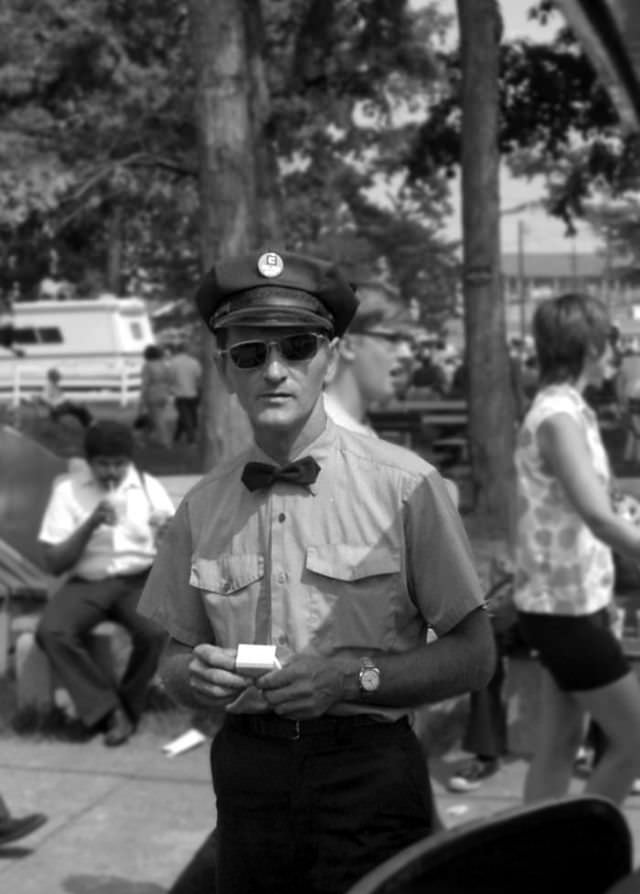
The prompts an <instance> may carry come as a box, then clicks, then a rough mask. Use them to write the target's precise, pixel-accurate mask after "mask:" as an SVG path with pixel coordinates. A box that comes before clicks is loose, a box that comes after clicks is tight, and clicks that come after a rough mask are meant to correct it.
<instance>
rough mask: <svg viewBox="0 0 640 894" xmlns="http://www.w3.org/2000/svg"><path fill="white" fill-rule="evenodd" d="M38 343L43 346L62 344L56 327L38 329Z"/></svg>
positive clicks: (60, 333) (60, 335) (59, 332)
mask: <svg viewBox="0 0 640 894" xmlns="http://www.w3.org/2000/svg"><path fill="white" fill-rule="evenodd" d="M38 341H40V342H42V344H43V345H59V344H62V332H61V331H60V330H59V329H58V327H57V326H43V327H42V328H40V329H38Z"/></svg>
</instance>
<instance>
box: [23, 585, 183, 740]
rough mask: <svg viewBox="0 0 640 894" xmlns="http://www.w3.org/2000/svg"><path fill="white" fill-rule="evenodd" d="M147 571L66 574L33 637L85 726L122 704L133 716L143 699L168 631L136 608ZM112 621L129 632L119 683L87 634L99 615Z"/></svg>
mask: <svg viewBox="0 0 640 894" xmlns="http://www.w3.org/2000/svg"><path fill="white" fill-rule="evenodd" d="M147 574H148V572H147V571H145V572H143V573H142V574H135V575H130V576H126V577H110V578H107V579H106V580H101V581H85V580H79V579H78V578H75V579H71V580H69V581H68V582H67V583H66V584H65V585H64V586H63V587H62V588H61V589H60V590H58V592H57V593H56V594H55V595H54V597H53V598H52V599H51V601H50V602H49V603H48V605H47V607H46V609H45V611H44V614H43V616H42V619H41V620H40V624H39V625H38V630H37V633H36V639H37V642H38V644H39V645H40V647H41V648H42V649H43V650H44V651H45V652H46V654H47V656H48V658H49V661H50V662H51V664H52V666H53V668H54V670H55V672H56V674H57V675H58V677H59V678H60V680H61V682H62V684H63V685H64V686H65V688H66V689H67V690H68V691H69V695H70V696H71V698H72V699H73V702H74V705H75V707H76V710H77V712H78V716H79V717H80V719H81V720H82V722H83V723H85V724H86V725H87V726H89V727H91V726H94V725H95V724H97V723H99V721H100V720H102V719H103V718H105V717H106V716H107V715H108V714H109V713H110V712H111V711H113V709H114V708H116V707H118V706H122V707H124V708H125V709H126V711H127V712H128V714H129V715H130V717H131V719H132V720H134V721H136V720H137V719H138V717H139V716H140V714H141V713H142V710H143V708H144V704H145V698H146V694H147V688H148V685H149V683H150V681H151V679H152V677H153V675H154V674H155V672H156V669H157V666H158V660H159V658H160V653H161V652H162V649H163V647H164V643H165V639H166V634H165V633H164V631H163V630H162V629H161V628H160V627H159V626H158V625H157V624H156V623H155V622H154V621H151V620H149V619H148V618H144V617H142V615H139V614H138V612H137V611H136V608H137V605H138V600H139V598H140V593H141V592H142V587H143V586H144V582H145V580H146V579H147ZM106 620H110V621H116V622H117V623H118V624H121V625H122V626H123V627H125V628H126V630H127V631H128V632H129V634H130V636H131V655H130V658H129V662H128V664H127V667H126V669H125V672H124V674H123V676H122V680H121V681H120V683H119V684H116V683H114V681H113V680H112V679H111V678H110V677H109V676H108V675H107V674H105V672H104V671H103V670H102V669H101V668H100V667H98V666H97V665H96V663H95V661H94V660H93V659H92V657H91V655H90V653H89V651H88V649H87V646H86V637H87V634H88V633H89V631H90V630H91V628H92V627H94V626H95V625H96V624H98V623H99V622H100V621H106Z"/></svg>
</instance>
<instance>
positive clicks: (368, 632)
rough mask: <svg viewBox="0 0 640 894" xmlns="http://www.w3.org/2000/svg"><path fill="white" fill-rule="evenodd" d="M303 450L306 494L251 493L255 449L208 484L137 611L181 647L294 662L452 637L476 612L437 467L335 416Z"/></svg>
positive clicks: (198, 489) (184, 515)
mask: <svg viewBox="0 0 640 894" xmlns="http://www.w3.org/2000/svg"><path fill="white" fill-rule="evenodd" d="M304 453H305V454H310V455H312V456H313V457H314V459H315V460H316V461H317V462H318V463H319V465H320V467H321V470H320V473H319V476H318V478H317V480H316V482H315V483H314V484H313V485H311V486H310V487H309V488H306V487H300V486H296V485H293V484H290V483H283V482H278V483H276V484H275V485H274V486H273V487H271V488H270V489H269V490H259V491H254V492H250V491H249V490H247V488H246V487H245V486H244V485H243V484H242V482H241V474H242V471H243V468H244V465H245V463H246V462H247V461H249V460H257V461H262V462H270V461H271V462H272V460H270V458H269V457H268V456H266V455H265V454H264V453H263V452H262V451H261V450H260V449H259V448H258V447H256V446H253V447H252V448H251V449H250V450H249V451H247V452H246V453H245V455H244V456H241V457H238V458H237V459H236V460H235V461H234V460H230V461H227V462H225V463H221V464H220V465H219V466H218V467H216V469H214V470H213V471H212V472H211V473H209V474H208V475H206V476H205V477H204V478H203V479H201V481H200V482H199V483H198V484H197V485H196V486H195V487H194V488H193V489H192V490H191V491H190V492H189V493H188V494H187V495H186V497H185V498H184V500H183V501H182V503H181V505H180V507H179V508H178V511H177V513H176V516H175V518H174V520H173V523H172V525H171V528H170V530H169V532H168V535H167V538H166V539H165V540H164V541H163V543H162V544H161V546H160V550H159V553H158V557H157V559H156V561H155V562H154V566H153V569H152V571H151V575H150V577H149V579H148V581H147V584H146V587H145V590H144V593H143V595H142V598H141V601H140V604H139V607H138V610H139V611H140V612H141V613H142V614H146V615H149V616H150V617H152V618H154V619H155V620H156V621H158V622H159V623H160V624H161V626H163V627H164V628H165V629H166V630H167V631H168V632H169V633H170V634H171V636H172V637H173V638H174V639H176V640H178V641H180V642H182V643H183V644H185V645H188V646H194V645H196V644H198V643H203V642H208V643H215V644H217V645H220V646H223V647H229V648H233V647H235V646H237V645H238V644H239V643H274V644H276V646H277V652H278V655H279V657H280V658H281V660H283V662H286V660H287V658H288V657H289V656H291V655H292V654H300V653H306V654H310V655H322V656H332V655H336V654H339V653H342V654H349V653H351V654H355V655H361V654H362V653H363V651H366V653H367V654H372V655H375V653H376V651H382V652H404V651H407V650H410V649H413V648H416V647H418V646H421V645H424V643H425V638H426V633H427V627H428V626H430V627H432V628H433V629H434V630H435V632H436V633H437V634H438V635H443V634H446V633H447V632H448V631H449V630H451V629H452V628H453V627H455V626H456V625H457V624H458V623H459V622H460V621H461V620H462V619H463V618H464V617H466V615H468V614H469V613H470V612H471V611H473V610H475V609H477V608H478V607H479V606H480V605H481V604H482V592H481V587H480V583H479V581H478V578H477V575H476V571H475V568H474V563H473V558H472V553H471V549H470V546H469V542H468V540H467V537H466V533H465V531H464V528H463V526H462V522H461V520H460V517H459V515H458V512H457V511H456V508H455V507H454V505H453V503H452V501H451V499H450V497H449V496H448V493H447V490H446V487H445V485H444V483H443V480H442V478H441V477H440V475H439V474H438V473H437V471H436V470H435V469H434V467H433V466H431V465H429V464H428V463H426V462H424V461H423V460H422V459H420V458H419V457H417V456H416V455H415V454H413V453H411V452H410V451H408V450H405V449H404V448H402V447H399V446H397V445H395V444H389V443H387V442H385V441H381V440H377V439H375V438H371V437H370V436H367V435H360V434H358V433H355V432H351V431H348V430H347V429H345V428H342V427H341V426H337V425H335V424H334V423H333V422H332V421H331V420H330V419H328V420H327V424H326V428H325V430H324V431H323V433H322V434H321V435H320V436H319V437H318V438H317V439H316V440H315V441H314V442H313V443H312V444H311V445H310V446H309V447H308V448H307V449H306V450H305V451H304ZM359 709H360V710H361V709H362V706H356V705H348V706H347V705H345V706H337V707H336V708H335V709H334V711H335V713H348V712H352V711H357V710H359ZM366 709H367V710H368V711H370V710H371V709H370V707H369V706H367V708H366ZM385 710H386V709H385ZM387 713H389V712H387ZM390 713H393V712H392V711H391V712H390ZM399 713H406V712H402V711H401V712H399Z"/></svg>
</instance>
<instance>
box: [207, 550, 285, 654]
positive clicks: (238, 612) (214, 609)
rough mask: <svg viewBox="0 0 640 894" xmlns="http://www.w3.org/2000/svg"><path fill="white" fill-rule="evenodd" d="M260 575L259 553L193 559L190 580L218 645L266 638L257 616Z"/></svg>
mask: <svg viewBox="0 0 640 894" xmlns="http://www.w3.org/2000/svg"><path fill="white" fill-rule="evenodd" d="M263 579H264V557H263V556H262V555H260V554H251V553H247V554H243V555H226V556H220V557H219V558H217V559H205V558H196V559H194V561H193V563H192V565H191V576H190V579H189V583H190V584H191V586H193V587H197V588H198V589H199V590H200V591H201V593H202V598H203V600H204V606H205V609H206V612H207V616H208V618H209V620H210V622H211V626H212V628H213V632H214V636H215V641H216V644H217V645H219V646H228V647H233V646H236V645H238V643H255V642H267V640H265V639H264V636H265V630H263V629H262V628H263V627H264V623H262V624H261V617H260V606H261V599H260V596H261V593H262V588H263ZM261 637H262V638H261Z"/></svg>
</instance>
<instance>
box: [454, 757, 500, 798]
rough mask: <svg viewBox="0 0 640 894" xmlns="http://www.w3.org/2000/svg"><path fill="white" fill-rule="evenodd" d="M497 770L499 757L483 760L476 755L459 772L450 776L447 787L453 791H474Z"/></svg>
mask: <svg viewBox="0 0 640 894" xmlns="http://www.w3.org/2000/svg"><path fill="white" fill-rule="evenodd" d="M497 771H498V759H497V758H491V759H489V760H483V759H482V758H479V757H474V758H473V759H472V760H470V761H469V763H468V764H465V766H463V767H462V768H461V769H460V770H458V772H457V773H454V774H453V776H450V777H449V780H448V782H447V788H448V789H449V791H451V792H473V791H475V790H476V789H477V788H480V786H481V785H482V782H483V780H484V779H488V778H489V776H493V774H494V773H496V772H497Z"/></svg>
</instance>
